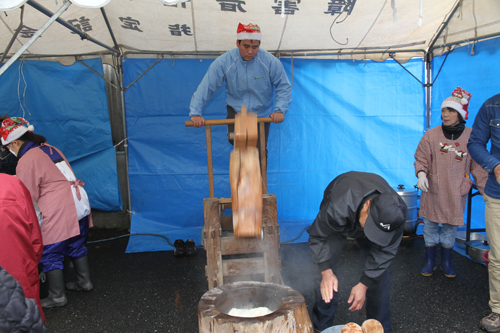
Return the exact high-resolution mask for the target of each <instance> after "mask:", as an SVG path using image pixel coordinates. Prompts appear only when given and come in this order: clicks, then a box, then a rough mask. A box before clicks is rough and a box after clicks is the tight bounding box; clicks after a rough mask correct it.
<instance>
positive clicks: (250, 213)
mask: <svg viewBox="0 0 500 333" xmlns="http://www.w3.org/2000/svg"><path fill="white" fill-rule="evenodd" d="M257 138H258V132H257V115H256V114H254V113H247V109H246V106H244V105H243V106H242V107H241V113H240V114H236V117H235V122H234V150H233V151H232V152H231V158H230V162H229V182H230V185H231V205H232V211H233V230H234V237H237V238H240V237H261V235H262V178H261V172H260V164H259V152H258V150H257Z"/></svg>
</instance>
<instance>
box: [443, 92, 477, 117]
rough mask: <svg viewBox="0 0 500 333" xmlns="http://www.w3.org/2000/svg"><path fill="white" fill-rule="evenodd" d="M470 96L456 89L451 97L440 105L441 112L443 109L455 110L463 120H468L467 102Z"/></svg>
mask: <svg viewBox="0 0 500 333" xmlns="http://www.w3.org/2000/svg"><path fill="white" fill-rule="evenodd" d="M471 96H472V95H471V94H470V93H469V92H467V91H465V90H463V89H462V88H460V87H457V88H456V89H455V90H454V91H453V94H452V96H450V97H448V98H447V99H445V100H444V101H443V104H441V110H442V109H443V108H451V109H453V110H456V111H457V112H458V113H460V115H461V116H462V118H463V119H464V120H467V119H468V115H469V111H468V109H469V100H470V98H471Z"/></svg>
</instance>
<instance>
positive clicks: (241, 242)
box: [202, 194, 283, 289]
mask: <svg viewBox="0 0 500 333" xmlns="http://www.w3.org/2000/svg"><path fill="white" fill-rule="evenodd" d="M262 200H263V205H262V206H263V207H262V232H263V238H262V239H261V238H234V234H233V232H232V230H229V229H231V227H232V223H227V222H226V223H222V222H221V221H223V220H225V219H226V218H227V217H229V218H230V216H227V217H226V216H224V215H222V214H221V213H222V210H223V207H224V208H227V207H228V205H229V206H230V204H231V199H218V198H205V199H204V200H203V210H204V216H205V227H204V228H203V231H202V243H203V246H204V248H205V250H206V253H207V265H206V266H205V274H206V276H207V279H208V289H212V288H215V287H218V286H221V285H223V284H225V283H229V282H234V281H258V280H263V281H262V282H269V283H275V284H283V280H282V278H281V273H280V270H281V262H280V260H279V245H280V234H279V226H278V218H277V211H276V196H275V195H274V194H264V195H263V197H262ZM223 224H224V228H223V227H222V225H223Z"/></svg>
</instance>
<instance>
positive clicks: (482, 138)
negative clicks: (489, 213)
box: [467, 94, 500, 199]
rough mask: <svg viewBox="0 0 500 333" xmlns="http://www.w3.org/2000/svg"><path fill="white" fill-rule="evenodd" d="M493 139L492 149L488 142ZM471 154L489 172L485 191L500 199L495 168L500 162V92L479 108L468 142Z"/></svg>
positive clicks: (499, 186)
mask: <svg viewBox="0 0 500 333" xmlns="http://www.w3.org/2000/svg"><path fill="white" fill-rule="evenodd" d="M490 139H491V149H490V151H488V149H487V148H486V144H487V143H488V141H489V140H490ZM467 148H468V149H469V153H470V156H472V158H473V159H474V160H475V161H476V162H477V163H478V164H479V165H480V166H481V167H482V168H483V169H484V170H486V172H488V180H487V181H486V186H485V188H484V193H485V194H487V195H488V196H490V197H492V198H495V199H500V184H498V182H497V180H496V177H495V174H494V173H493V169H495V167H496V166H497V165H498V164H500V94H498V95H495V96H493V97H491V98H489V99H487V100H486V101H485V102H484V104H483V105H482V106H481V108H480V109H479V112H478V113H477V116H476V119H475V120H474V125H473V126H472V133H471V135H470V138H469V143H468V144H467Z"/></svg>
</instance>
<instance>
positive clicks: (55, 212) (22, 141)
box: [0, 117, 93, 308]
mask: <svg viewBox="0 0 500 333" xmlns="http://www.w3.org/2000/svg"><path fill="white" fill-rule="evenodd" d="M33 131H34V127H33V125H30V124H29V122H28V121H26V120H25V119H23V118H21V117H11V118H8V119H5V120H4V121H3V122H2V125H1V128H0V134H1V141H2V144H3V145H6V146H7V148H8V149H9V150H10V151H11V153H12V154H14V155H15V156H17V157H19V161H18V164H17V167H16V176H17V177H18V178H19V179H20V180H21V181H22V182H23V184H24V185H25V186H26V187H27V188H28V190H29V192H30V195H31V199H32V200H33V202H35V203H37V206H38V207H39V209H40V212H41V216H42V218H39V223H40V226H41V231H42V239H43V255H42V258H41V260H40V264H41V266H42V269H43V271H44V272H45V274H46V276H47V284H48V290H49V294H48V297H46V298H44V299H42V300H41V305H42V307H43V308H52V307H56V306H64V305H66V303H67V298H66V294H65V285H64V276H63V262H64V257H65V256H67V257H69V258H70V259H71V260H72V261H73V263H74V265H75V272H76V276H77V280H78V281H77V282H68V283H67V284H66V288H68V289H73V290H85V291H89V290H92V289H93V284H92V281H90V273H89V265H88V259H87V247H86V242H87V237H88V229H89V227H92V217H91V214H90V213H91V210H90V203H89V199H88V197H87V193H86V192H85V190H84V188H83V185H84V183H83V182H82V181H81V180H78V179H77V178H76V176H75V173H74V172H73V169H72V168H71V166H70V164H69V162H68V160H67V159H66V157H65V156H64V154H63V153H62V152H61V151H60V150H59V149H57V148H55V147H53V146H51V145H49V144H48V143H47V140H46V139H45V137H43V136H41V135H38V134H35V133H33Z"/></svg>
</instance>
